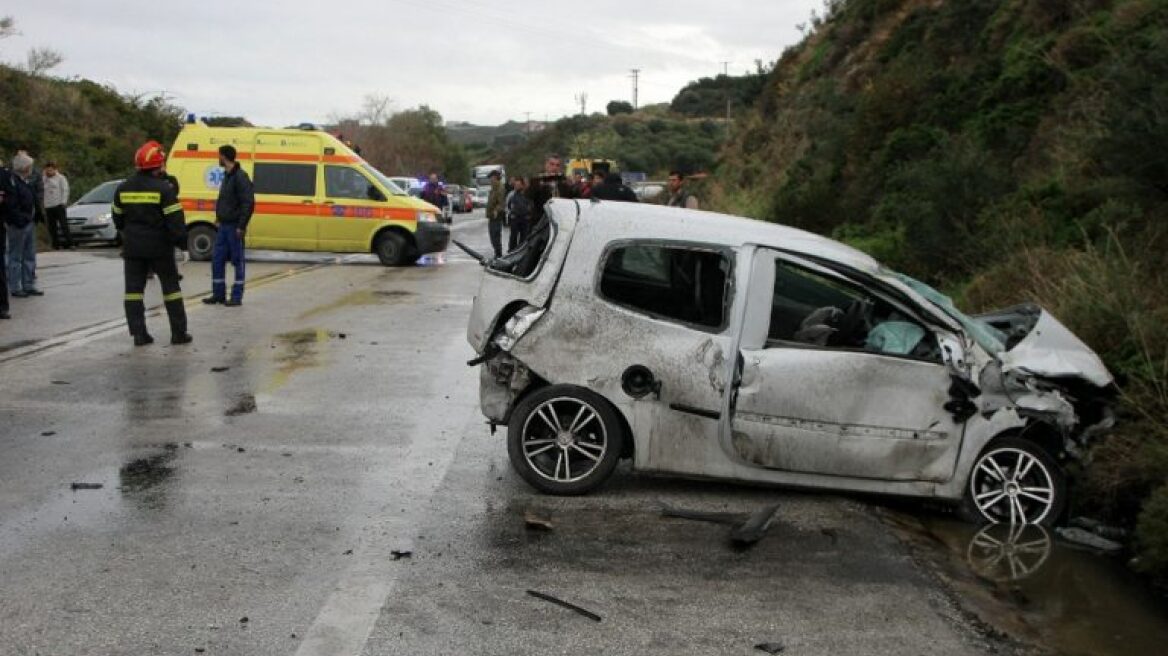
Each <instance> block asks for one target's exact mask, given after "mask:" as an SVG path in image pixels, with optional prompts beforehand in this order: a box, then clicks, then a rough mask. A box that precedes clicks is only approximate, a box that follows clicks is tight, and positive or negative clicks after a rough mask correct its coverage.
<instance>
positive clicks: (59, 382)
mask: <svg viewBox="0 0 1168 656" xmlns="http://www.w3.org/2000/svg"><path fill="white" fill-rule="evenodd" d="M53 384H54V385H72V384H73V383H70V382H69V381H67V380H54V381H53Z"/></svg>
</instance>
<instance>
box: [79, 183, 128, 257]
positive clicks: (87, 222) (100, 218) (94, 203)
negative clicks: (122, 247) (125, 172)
mask: <svg viewBox="0 0 1168 656" xmlns="http://www.w3.org/2000/svg"><path fill="white" fill-rule="evenodd" d="M120 184H122V181H121V180H110V181H109V182H103V183H101V184H99V185H97V186H96V187H94V188H93V189H90V190H89V191H88V192H86V193H85V194H84V195H83V196H81V197H80V198H78V199H77V202H75V203H73V204H72V205H70V206H69V208H68V209H67V210H66V217H67V218H68V221H69V234H70V236H72V237H73V241H75V242H93V241H104V242H107V243H110V244H114V245H115V246H116V245H119V244H121V236H119V235H118V229H117V228H116V227H115V226H114V220H113V203H114V192H115V191H117V190H118V185H120Z"/></svg>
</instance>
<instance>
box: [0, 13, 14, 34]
mask: <svg viewBox="0 0 1168 656" xmlns="http://www.w3.org/2000/svg"><path fill="white" fill-rule="evenodd" d="M16 34H18V32H17V31H16V19H15V18H13V17H11V16H0V39H7V38H8V37H10V36H15V35H16Z"/></svg>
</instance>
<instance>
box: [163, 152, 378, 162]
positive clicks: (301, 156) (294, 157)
mask: <svg viewBox="0 0 1168 656" xmlns="http://www.w3.org/2000/svg"><path fill="white" fill-rule="evenodd" d="M171 157H177V158H180V159H214V160H217V159H219V151H217V150H177V151H175V152H174V153H172V154H171ZM236 159H238V160H245V159H253V160H262V161H267V162H326V163H329V164H358V163H361V162H364V160H362V159H361V158H360V157H357V156H356V155H323V156H321V155H314V154H305V153H255V154H252V153H246V152H241V153H238V154H237V155H236Z"/></svg>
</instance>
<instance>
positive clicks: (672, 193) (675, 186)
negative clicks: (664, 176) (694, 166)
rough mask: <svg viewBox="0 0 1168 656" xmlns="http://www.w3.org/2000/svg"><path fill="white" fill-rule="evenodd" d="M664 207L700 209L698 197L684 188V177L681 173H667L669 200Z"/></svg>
mask: <svg viewBox="0 0 1168 656" xmlns="http://www.w3.org/2000/svg"><path fill="white" fill-rule="evenodd" d="M666 205H668V206H669V207H683V208H685V209H687V210H696V209H701V204H700V203H699V202H698V197H697V196H694V195H693V194H691V193H689V190H688V189H686V188H685V176H684V175H682V173H681V171H670V172H669V200H668V201H667V202H666Z"/></svg>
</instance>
